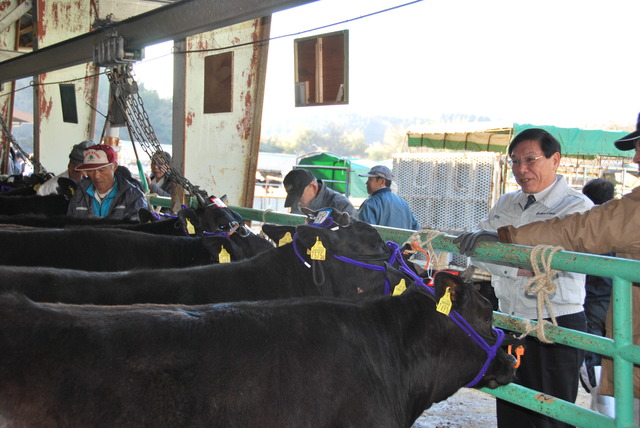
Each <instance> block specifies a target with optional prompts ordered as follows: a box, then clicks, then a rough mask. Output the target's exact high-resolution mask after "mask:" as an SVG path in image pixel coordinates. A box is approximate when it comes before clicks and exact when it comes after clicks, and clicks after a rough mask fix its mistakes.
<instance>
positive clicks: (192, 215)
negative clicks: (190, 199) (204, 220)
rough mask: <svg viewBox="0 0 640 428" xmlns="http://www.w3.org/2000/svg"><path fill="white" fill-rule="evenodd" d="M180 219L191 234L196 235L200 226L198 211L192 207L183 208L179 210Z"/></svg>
mask: <svg viewBox="0 0 640 428" xmlns="http://www.w3.org/2000/svg"><path fill="white" fill-rule="evenodd" d="M178 221H179V222H180V225H181V226H182V228H183V229H184V230H186V231H187V233H188V234H189V235H195V234H196V231H198V229H199V228H200V219H199V218H198V215H197V214H196V211H195V210H194V209H193V208H191V207H189V208H183V209H181V210H180V211H178Z"/></svg>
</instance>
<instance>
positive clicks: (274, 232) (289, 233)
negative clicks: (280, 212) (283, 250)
mask: <svg viewBox="0 0 640 428" xmlns="http://www.w3.org/2000/svg"><path fill="white" fill-rule="evenodd" d="M262 232H263V233H264V234H265V235H266V236H267V237H268V238H269V239H271V240H272V241H273V242H275V244H276V245H277V246H278V247H281V246H283V245H285V244H288V243H289V242H291V241H293V235H295V233H296V228H295V227H294V226H281V225H277V224H270V223H265V224H263V225H262Z"/></svg>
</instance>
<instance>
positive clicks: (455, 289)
mask: <svg viewBox="0 0 640 428" xmlns="http://www.w3.org/2000/svg"><path fill="white" fill-rule="evenodd" d="M433 283H434V291H435V301H436V308H437V309H436V310H438V312H441V313H443V314H444V315H447V316H449V317H452V318H453V316H452V315H451V311H455V312H457V314H459V315H460V316H461V317H463V318H464V319H465V320H466V322H467V323H468V324H469V325H470V326H471V327H473V329H474V330H475V331H476V332H477V333H478V334H479V335H480V337H481V338H482V339H484V341H485V342H486V343H487V344H488V345H490V346H492V345H494V344H495V343H496V340H497V337H498V336H497V334H496V332H495V331H494V329H493V327H492V323H493V307H492V305H491V303H489V301H488V300H487V299H485V298H484V297H483V296H482V295H481V294H480V293H479V292H478V291H477V290H476V289H475V287H474V286H473V284H472V283H468V282H465V281H464V280H463V279H462V278H461V277H460V276H459V275H455V274H452V273H448V272H437V273H436V274H435V277H434V279H433ZM449 308H450V309H449ZM445 312H446V313H445ZM453 328H459V327H458V325H456V326H455V327H453ZM457 336H458V337H459V338H460V343H450V344H449V346H452V347H460V348H465V347H466V348H467V349H469V351H470V352H468V356H469V361H470V360H471V358H472V357H471V356H472V355H473V358H474V359H475V360H476V361H477V363H478V367H479V368H480V367H482V365H483V364H484V362H485V361H486V359H487V353H486V352H481V351H480V349H478V348H480V345H478V344H476V343H469V342H468V340H469V339H470V337H469V335H467V334H465V333H464V332H463V334H460V335H457ZM463 341H464V342H466V343H464V342H463ZM502 344H503V345H506V343H505V342H502ZM470 347H477V348H476V349H473V348H470ZM472 349H473V352H471V351H472ZM514 365H515V358H514V357H513V356H512V355H509V354H507V353H506V352H505V351H504V349H503V348H502V347H499V348H498V349H497V352H496V356H495V357H494V358H493V359H492V360H491V363H490V364H489V367H488V369H487V371H486V373H485V374H484V376H482V378H481V379H480V380H479V381H478V383H476V384H475V385H473V387H474V388H482V387H489V388H497V387H498V386H500V385H506V384H508V383H509V382H511V381H512V380H513V377H514V374H515V368H514ZM476 374H477V373H476Z"/></svg>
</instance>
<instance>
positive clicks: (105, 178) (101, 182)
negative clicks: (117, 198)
mask: <svg viewBox="0 0 640 428" xmlns="http://www.w3.org/2000/svg"><path fill="white" fill-rule="evenodd" d="M117 166H118V165H117V164H111V165H107V166H103V167H102V168H98V169H92V170H90V171H87V176H88V177H89V179H90V180H91V182H92V183H93V187H95V188H96V190H97V191H98V193H104V192H106V191H107V190H109V189H111V188H112V187H113V183H114V181H115V180H114V178H113V175H114V174H115V171H116V168H117Z"/></svg>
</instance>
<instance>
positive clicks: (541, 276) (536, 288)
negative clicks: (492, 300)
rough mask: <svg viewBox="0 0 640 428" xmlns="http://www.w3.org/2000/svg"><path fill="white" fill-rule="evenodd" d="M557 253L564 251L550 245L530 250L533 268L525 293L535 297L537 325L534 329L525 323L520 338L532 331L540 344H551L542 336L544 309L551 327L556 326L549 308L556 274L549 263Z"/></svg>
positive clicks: (554, 289)
mask: <svg viewBox="0 0 640 428" xmlns="http://www.w3.org/2000/svg"><path fill="white" fill-rule="evenodd" d="M558 251H564V248H562V247H554V246H551V245H538V246H536V247H534V248H533V249H532V250H531V255H530V260H531V266H532V267H533V273H534V275H533V277H532V278H531V279H530V280H529V282H527V285H525V291H526V292H527V293H530V294H536V295H537V303H538V323H537V324H536V326H535V327H532V326H531V323H530V322H529V321H527V324H526V331H525V332H524V333H523V334H522V335H521V336H520V338H523V337H524V336H527V335H528V334H529V333H531V332H532V331H535V332H536V335H537V336H538V340H540V342H542V343H553V342H552V341H551V340H549V339H547V337H546V336H545V334H544V326H545V324H548V323H549V322H548V321H545V320H544V308H545V307H546V308H547V312H548V313H549V317H550V318H551V322H552V323H553V325H558V322H557V321H556V317H555V315H554V313H553V307H552V306H551V300H550V299H549V296H551V295H553V294H555V292H556V291H557V289H558V286H557V285H556V284H555V283H554V282H553V277H555V276H556V275H557V274H558V271H557V270H556V269H551V262H552V260H553V256H554V255H555V254H556V253H557V252H558Z"/></svg>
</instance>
